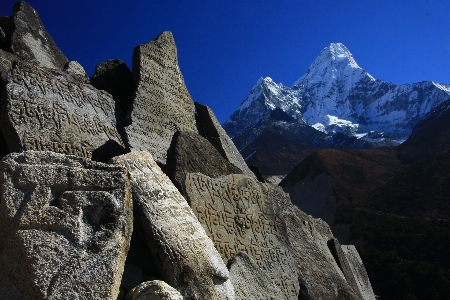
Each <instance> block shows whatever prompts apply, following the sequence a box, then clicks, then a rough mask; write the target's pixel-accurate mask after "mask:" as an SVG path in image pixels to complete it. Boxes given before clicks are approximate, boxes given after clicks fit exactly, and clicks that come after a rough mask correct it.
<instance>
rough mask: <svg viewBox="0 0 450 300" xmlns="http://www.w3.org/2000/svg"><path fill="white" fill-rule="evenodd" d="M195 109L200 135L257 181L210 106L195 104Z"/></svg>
mask: <svg viewBox="0 0 450 300" xmlns="http://www.w3.org/2000/svg"><path fill="white" fill-rule="evenodd" d="M195 109H196V110H197V124H198V127H199V131H200V133H201V134H203V135H204V136H205V138H207V139H208V141H209V142H210V143H211V144H212V145H213V146H214V147H216V149H217V150H218V151H219V152H220V154H221V155H222V156H223V157H224V158H226V159H227V160H228V161H229V162H230V163H232V164H233V165H235V166H236V167H238V168H239V169H241V170H242V172H243V173H244V174H245V175H247V176H250V177H252V178H253V179H256V176H255V174H254V173H253V172H252V171H251V170H250V169H249V167H248V166H247V164H246V163H245V161H244V159H243V158H242V155H241V154H240V153H239V151H238V149H237V148H236V146H235V145H234V143H233V141H232V140H231V138H230V137H229V136H228V134H227V133H226V132H225V130H224V129H223V128H222V126H221V125H220V123H219V121H217V118H216V116H215V115H214V113H213V111H212V110H211V109H210V108H209V107H208V106H206V105H201V104H200V103H198V102H195Z"/></svg>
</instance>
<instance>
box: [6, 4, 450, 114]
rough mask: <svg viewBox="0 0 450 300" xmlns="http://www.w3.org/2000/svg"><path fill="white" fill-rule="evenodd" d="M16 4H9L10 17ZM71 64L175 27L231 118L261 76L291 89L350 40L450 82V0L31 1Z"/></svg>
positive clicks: (192, 83) (123, 49) (408, 79)
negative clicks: (327, 50)
mask: <svg viewBox="0 0 450 300" xmlns="http://www.w3.org/2000/svg"><path fill="white" fill-rule="evenodd" d="M14 2H15V1H11V0H2V1H1V4H0V15H3V16H9V15H11V11H12V5H13V3H14ZM27 2H28V3H29V4H30V5H31V6H33V7H34V8H35V9H36V10H37V11H38V13H39V15H40V16H41V19H42V21H43V23H44V26H45V27H46V28H47V30H48V32H49V33H50V35H51V36H52V37H53V39H54V40H55V42H56V44H57V45H58V46H59V48H60V49H61V50H62V51H63V52H64V53H65V54H66V56H67V57H68V58H69V60H77V61H78V62H80V63H81V64H82V65H83V67H84V68H85V69H86V71H87V72H88V74H89V75H92V74H93V72H94V68H95V66H96V65H97V64H98V63H100V62H103V61H106V60H107V59H111V58H120V59H123V60H124V61H125V62H126V63H127V64H128V66H129V67H130V68H131V57H132V53H133V49H134V47H135V46H137V45H138V44H142V43H146V42H148V41H150V40H153V39H154V38H155V37H156V36H157V35H158V34H159V33H160V32H162V31H165V30H170V31H172V32H173V34H174V37H175V42H176V44H177V48H178V58H179V64H180V68H181V71H182V73H183V75H184V78H185V82H186V85H187V87H188V90H189V91H190V93H191V95H192V97H193V99H194V100H195V101H198V102H200V103H203V104H206V105H208V106H210V107H211V108H212V109H213V110H214V112H215V113H216V115H217V117H218V118H219V121H221V122H224V121H225V120H227V119H228V117H229V116H230V115H231V114H232V113H233V112H234V110H236V108H237V107H238V106H239V104H240V103H241V101H242V100H244V99H245V97H246V96H247V94H248V92H249V91H250V89H251V88H252V87H253V85H254V84H255V82H256V81H257V80H258V78H260V77H266V76H269V77H272V79H273V80H274V81H275V82H278V83H279V82H282V83H283V84H285V85H288V86H291V85H292V83H293V82H294V81H295V80H297V79H298V78H299V77H301V76H302V75H303V74H304V73H305V72H306V70H307V69H308V67H309V65H310V64H311V63H312V62H313V61H314V59H315V58H316V57H317V55H318V54H319V52H320V51H321V50H322V49H323V48H324V47H326V46H327V45H329V44H330V43H332V42H341V43H344V45H346V46H347V48H348V49H349V50H350V51H351V52H352V54H353V56H354V58H355V60H356V61H357V62H358V64H359V65H360V66H361V67H362V68H364V69H366V70H367V71H368V72H369V73H370V74H371V75H372V76H374V77H375V78H378V79H382V80H384V81H389V82H394V83H413V82H418V81H423V80H433V81H437V82H441V83H450V17H449V15H450V1H448V0H442V1H438V0H428V1H414V0H409V1H406V0H395V1H394V0H392V1H388V0H384V1H382V0H371V1H369V0H355V1H346V0H340V1H338V0H335V1H331V0H327V1H325V0H311V1H282V0H280V1H275V0H272V1H246V0H241V1H237V0H234V1H233V0H227V1H225V0H224V1H219V0H206V1H200V0H198V1H194V0H192V1H188V0H179V1H170V0H159V1H148V0H120V1H116V0H89V1H87V0H78V1H74V0H64V1H62V0H46V1H42V0H29V1H27Z"/></svg>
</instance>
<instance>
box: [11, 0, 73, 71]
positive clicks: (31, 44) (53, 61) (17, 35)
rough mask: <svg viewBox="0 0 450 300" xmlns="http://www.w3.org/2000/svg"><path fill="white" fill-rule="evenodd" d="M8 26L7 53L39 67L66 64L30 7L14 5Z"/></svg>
mask: <svg viewBox="0 0 450 300" xmlns="http://www.w3.org/2000/svg"><path fill="white" fill-rule="evenodd" d="M8 25H9V26H8V27H9V28H8V33H5V34H6V44H7V47H8V48H9V49H8V50H9V51H11V52H12V53H14V54H16V55H17V56H18V57H19V58H20V59H22V60H24V61H30V62H35V63H37V64H38V65H39V66H41V67H46V68H52V69H58V70H62V69H63V68H64V65H65V64H66V63H67V62H68V60H67V58H66V56H65V55H64V54H63V53H62V52H61V51H60V50H59V49H58V47H57V46H56V44H55V42H54V41H53V39H52V37H51V36H50V35H49V34H48V33H47V31H46V30H45V28H44V25H43V24H42V22H41V19H40V18H39V15H38V13H37V12H36V11H35V10H34V9H33V8H32V7H31V6H29V5H28V4H27V3H25V2H23V1H20V2H17V3H16V4H14V7H13V14H12V16H11V17H10V19H9V23H8Z"/></svg>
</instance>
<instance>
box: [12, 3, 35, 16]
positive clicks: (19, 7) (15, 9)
mask: <svg viewBox="0 0 450 300" xmlns="http://www.w3.org/2000/svg"><path fill="white" fill-rule="evenodd" d="M21 10H31V11H33V12H36V11H35V10H34V8H32V7H31V6H30V5H29V4H28V3H26V2H25V1H18V2H16V3H14V6H13V13H16V12H18V11H21Z"/></svg>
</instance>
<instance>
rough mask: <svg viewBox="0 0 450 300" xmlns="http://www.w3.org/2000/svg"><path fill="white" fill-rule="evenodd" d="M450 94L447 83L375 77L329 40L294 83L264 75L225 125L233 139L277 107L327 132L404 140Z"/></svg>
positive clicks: (368, 138) (343, 47)
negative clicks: (397, 81)
mask: <svg viewBox="0 0 450 300" xmlns="http://www.w3.org/2000/svg"><path fill="white" fill-rule="evenodd" d="M449 96H450V85H448V84H441V83H436V82H433V81H422V82H418V83H412V84H401V85H397V84H394V83H388V82H384V81H382V80H379V79H375V78H374V77H373V76H371V75H370V74H369V73H368V72H367V71H366V70H364V69H362V68H361V67H359V65H358V64H357V62H356V60H355V59H354V57H353V55H352V54H351V52H350V51H349V50H348V49H347V48H346V47H345V46H344V45H343V44H341V43H331V44H330V45H329V46H327V47H325V48H324V49H323V50H322V51H321V52H320V54H319V56H318V57H317V58H316V59H315V60H314V62H313V63H312V64H311V65H310V67H309V68H308V71H307V73H306V74H305V75H303V76H302V77H300V78H299V79H298V80H296V81H295V82H294V84H293V86H292V87H287V86H285V85H284V84H282V83H279V84H277V83H275V82H274V81H273V80H272V79H271V78H270V77H266V78H260V79H259V80H258V81H257V82H256V84H255V86H254V87H253V88H252V89H251V91H250V93H249V95H248V96H247V98H246V99H245V100H244V101H243V102H242V103H241V105H240V106H239V108H238V109H237V110H236V111H235V112H234V113H233V114H232V115H231V116H230V118H229V119H228V120H227V121H225V122H224V123H223V127H224V129H225V130H226V131H227V133H228V134H229V135H230V136H231V137H234V136H236V135H237V134H238V133H239V132H241V131H242V130H244V129H245V128H247V127H249V126H254V125H256V124H257V123H258V121H259V120H261V119H262V118H263V117H264V115H266V114H267V113H268V112H269V111H271V110H273V109H275V108H276V107H279V108H281V109H282V110H283V111H284V112H286V113H287V114H289V115H290V116H291V117H293V118H295V119H297V120H298V122H303V123H306V124H307V125H309V126H312V127H313V128H315V129H317V130H319V131H322V132H324V133H327V134H330V133H335V132H342V133H345V134H347V135H351V136H355V137H357V138H359V139H365V140H368V141H371V138H370V137H368V134H369V132H371V131H376V132H382V133H383V134H384V135H385V136H389V137H391V138H393V139H395V140H396V141H397V142H402V141H404V140H406V138H407V137H408V136H409V135H410V134H411V131H412V129H413V127H414V125H415V123H417V122H418V121H419V120H420V119H421V118H422V117H424V116H425V115H426V114H427V113H428V112H429V111H430V110H431V109H432V108H434V107H436V106H437V105H439V104H440V103H442V102H443V101H445V100H447V99H448V97H449Z"/></svg>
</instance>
